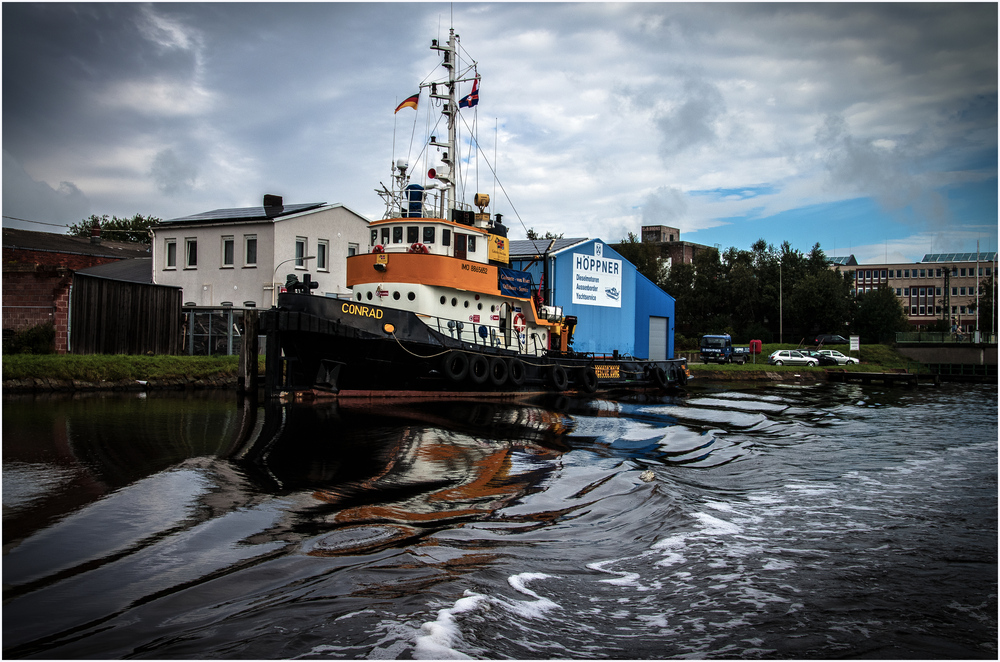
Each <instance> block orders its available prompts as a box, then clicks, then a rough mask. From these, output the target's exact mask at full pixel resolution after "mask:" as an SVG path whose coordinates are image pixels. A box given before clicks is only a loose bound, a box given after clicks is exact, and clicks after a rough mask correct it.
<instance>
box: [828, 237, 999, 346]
mask: <svg viewBox="0 0 1000 662" xmlns="http://www.w3.org/2000/svg"><path fill="white" fill-rule="evenodd" d="M996 260H997V254H996V252H995V251H991V252H983V253H928V254H927V255H924V257H923V259H922V260H921V261H920V262H916V263H906V264H889V263H880V264H858V262H857V260H855V258H854V256H853V255H851V256H848V257H838V258H831V259H830V267H831V268H839V269H840V270H841V271H842V272H844V273H849V274H851V275H852V277H853V278H854V291H855V293H857V294H861V293H864V292H870V291H872V290H874V289H878V288H879V287H880V286H882V285H883V284H886V285H888V286H889V287H891V288H892V289H893V290H894V291H895V293H896V296H897V297H898V298H899V302H900V304H901V305H902V307H903V310H905V311H906V313H907V315H908V317H909V319H910V323H911V324H913V325H914V326H915V327H920V326H925V325H927V324H932V323H933V322H935V321H937V320H941V319H945V320H950V321H951V322H952V323H953V324H954V325H957V326H961V327H962V328H963V329H964V330H970V329H974V328H975V322H976V313H975V304H976V290H977V288H978V286H979V283H980V282H981V281H983V280H989V279H990V278H991V277H992V276H994V275H995V273H996V268H997V263H996ZM989 314H990V313H989V312H987V313H986V315H984V316H982V317H983V319H984V320H985V319H989ZM983 330H984V331H987V332H988V331H989V329H983Z"/></svg>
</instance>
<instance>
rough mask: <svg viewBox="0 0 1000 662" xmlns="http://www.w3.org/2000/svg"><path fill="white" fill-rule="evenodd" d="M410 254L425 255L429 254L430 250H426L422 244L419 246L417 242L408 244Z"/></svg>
mask: <svg viewBox="0 0 1000 662" xmlns="http://www.w3.org/2000/svg"><path fill="white" fill-rule="evenodd" d="M410 252H411V253H424V254H425V255H426V254H427V253H430V252H431V251H430V249H428V248H427V247H426V246H424V245H423V244H421V243H420V242H419V241H418V242H416V243H413V244H410Z"/></svg>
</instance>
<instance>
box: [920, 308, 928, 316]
mask: <svg viewBox="0 0 1000 662" xmlns="http://www.w3.org/2000/svg"><path fill="white" fill-rule="evenodd" d="M920 314H921V315H926V314H927V309H926V308H924V307H923V306H920Z"/></svg>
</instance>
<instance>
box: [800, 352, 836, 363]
mask: <svg viewBox="0 0 1000 662" xmlns="http://www.w3.org/2000/svg"><path fill="white" fill-rule="evenodd" d="M799 351H801V352H802V353H803V354H805V355H807V356H811V357H813V358H814V359H816V360H817V361H819V364H820V365H839V364H838V363H837V359H835V358H833V357H832V356H827V355H826V354H820V353H819V352H817V351H816V350H815V349H802V350H799Z"/></svg>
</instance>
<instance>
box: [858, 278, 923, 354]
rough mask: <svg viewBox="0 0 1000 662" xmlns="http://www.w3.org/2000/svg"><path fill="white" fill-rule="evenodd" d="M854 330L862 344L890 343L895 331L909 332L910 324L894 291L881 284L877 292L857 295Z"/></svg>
mask: <svg viewBox="0 0 1000 662" xmlns="http://www.w3.org/2000/svg"><path fill="white" fill-rule="evenodd" d="M854 329H855V331H857V333H858V335H860V336H861V340H862V342H868V343H879V342H891V341H892V340H894V339H895V333H896V331H907V330H909V329H910V323H909V321H908V320H907V318H906V312H905V311H904V310H903V306H902V304H900V302H899V298H897V297H896V293H895V291H894V290H893V289H892V288H891V287H889V286H888V285H886V284H884V283H883V284H882V285H881V286H880V287H879V288H878V289H877V290H872V291H871V292H866V293H864V294H860V295H858V310H857V313H856V314H855V316H854Z"/></svg>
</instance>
